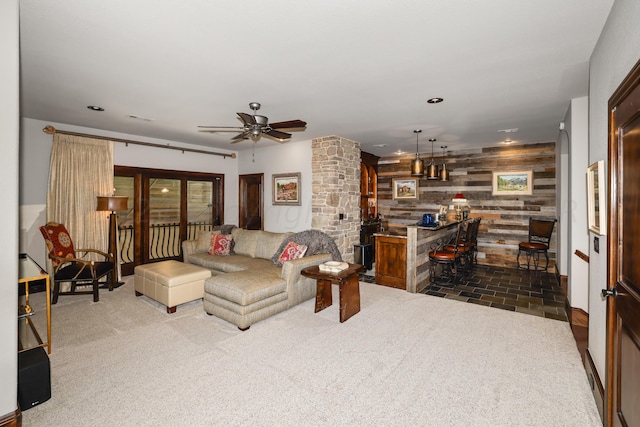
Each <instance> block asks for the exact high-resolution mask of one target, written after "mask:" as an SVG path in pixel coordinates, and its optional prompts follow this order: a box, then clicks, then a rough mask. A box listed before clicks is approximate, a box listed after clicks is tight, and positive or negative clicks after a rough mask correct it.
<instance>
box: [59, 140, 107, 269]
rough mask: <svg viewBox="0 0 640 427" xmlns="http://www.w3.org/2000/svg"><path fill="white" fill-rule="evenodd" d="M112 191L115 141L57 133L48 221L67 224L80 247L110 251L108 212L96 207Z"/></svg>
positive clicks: (77, 246) (75, 244)
mask: <svg viewBox="0 0 640 427" xmlns="http://www.w3.org/2000/svg"><path fill="white" fill-rule="evenodd" d="M112 194H113V141H105V140H101V139H94V138H86V137H81V136H75V135H65V134H59V133H56V134H54V136H53V147H52V149H51V163H50V169H49V191H48V193H47V222H49V221H55V222H58V223H62V224H64V225H65V226H66V227H67V230H68V231H69V234H70V235H71V239H72V240H73V244H74V246H75V247H76V248H77V249H99V250H101V251H103V252H108V248H109V213H108V212H97V211H96V206H97V196H110V195H112ZM95 260H98V258H95Z"/></svg>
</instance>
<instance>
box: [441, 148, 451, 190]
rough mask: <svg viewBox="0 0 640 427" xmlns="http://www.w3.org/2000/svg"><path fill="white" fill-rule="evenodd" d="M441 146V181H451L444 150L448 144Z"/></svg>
mask: <svg viewBox="0 0 640 427" xmlns="http://www.w3.org/2000/svg"><path fill="white" fill-rule="evenodd" d="M440 148H442V169H440V181H449V171H448V170H447V165H446V163H445V162H444V150H445V148H447V146H446V145H441V146H440Z"/></svg>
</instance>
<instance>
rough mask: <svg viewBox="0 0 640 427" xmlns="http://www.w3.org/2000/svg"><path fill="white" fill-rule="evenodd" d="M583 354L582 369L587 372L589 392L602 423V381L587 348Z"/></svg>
mask: <svg viewBox="0 0 640 427" xmlns="http://www.w3.org/2000/svg"><path fill="white" fill-rule="evenodd" d="M585 356H586V357H585V360H584V370H585V371H586V373H587V379H588V380H589V386H591V393H592V394H593V399H594V400H595V402H596V407H597V408H598V413H599V414H600V421H602V423H603V424H604V387H602V381H600V376H599V375H598V371H597V370H596V367H595V365H594V364H593V359H592V358H591V353H589V349H587V351H586V354H585Z"/></svg>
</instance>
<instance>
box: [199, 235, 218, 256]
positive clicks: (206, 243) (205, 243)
mask: <svg viewBox="0 0 640 427" xmlns="http://www.w3.org/2000/svg"><path fill="white" fill-rule="evenodd" d="M214 234H220V231H219V230H218V231H205V230H202V231H200V232H199V233H198V239H197V241H196V253H200V254H203V253H205V252H209V250H210V249H211V245H213V236H214Z"/></svg>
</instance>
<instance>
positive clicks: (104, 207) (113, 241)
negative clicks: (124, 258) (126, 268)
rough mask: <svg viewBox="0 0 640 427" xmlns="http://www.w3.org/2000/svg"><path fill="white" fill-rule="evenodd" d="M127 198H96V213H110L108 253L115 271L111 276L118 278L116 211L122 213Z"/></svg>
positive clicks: (120, 283)
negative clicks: (113, 262)
mask: <svg viewBox="0 0 640 427" xmlns="http://www.w3.org/2000/svg"><path fill="white" fill-rule="evenodd" d="M128 199H129V198H128V197H127V196H98V206H97V207H96V211H98V212H102V211H111V214H110V215H109V253H110V254H113V258H114V259H115V263H116V267H117V269H114V273H113V274H117V275H118V276H117V277H118V278H119V277H120V258H119V256H118V234H117V233H118V220H117V215H116V211H123V210H126V209H127V201H128ZM123 284H124V283H123V282H120V281H118V283H117V286H121V285H123Z"/></svg>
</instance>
